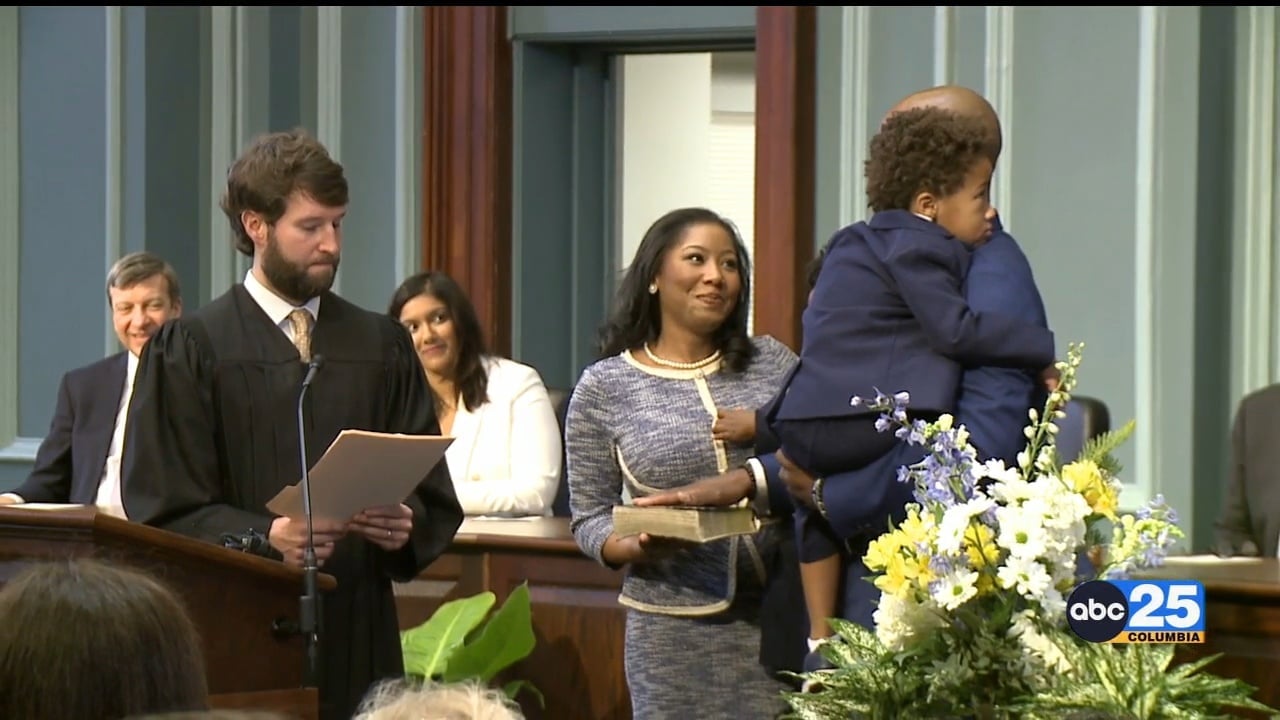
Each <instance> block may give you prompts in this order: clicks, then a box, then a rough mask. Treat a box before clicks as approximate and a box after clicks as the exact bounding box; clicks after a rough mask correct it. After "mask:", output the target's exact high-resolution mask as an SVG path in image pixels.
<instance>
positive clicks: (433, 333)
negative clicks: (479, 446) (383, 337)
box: [387, 271, 489, 411]
mask: <svg viewBox="0 0 1280 720" xmlns="http://www.w3.org/2000/svg"><path fill="white" fill-rule="evenodd" d="M387 314H388V315H390V316H391V317H392V318H393V319H394V320H397V321H399V322H400V323H401V324H402V325H404V326H405V327H406V328H408V330H409V334H410V335H411V336H412V337H413V346H414V348H415V349H416V350H417V351H418V359H419V360H420V361H421V362H422V368H423V370H425V371H426V372H427V374H428V375H429V376H431V375H434V376H436V377H440V378H443V379H445V380H448V381H449V382H452V383H453V384H454V386H455V387H457V388H458V392H459V393H460V394H461V395H462V402H463V404H465V405H466V406H467V409H468V410H472V411H474V410H475V409H476V408H478V407H480V406H481V405H483V404H485V402H487V401H488V399H489V398H488V396H487V394H486V392H485V388H486V387H487V385H488V377H487V375H486V373H485V369H484V362H483V358H484V355H485V353H486V350H485V346H484V333H482V332H481V330H480V320H479V319H478V318H477V317H476V309H475V307H474V306H473V305H472V304H471V300H470V299H469V298H468V297H467V294H466V293H465V292H463V291H462V288H461V287H459V286H458V283H456V282H454V280H453V278H451V277H449V276H448V275H446V274H444V273H442V272H434V271H428V272H422V273H418V274H417V275H414V276H413V277H410V278H409V279H407V280H405V281H404V282H403V283H401V284H400V287H398V288H396V291H395V293H394V294H393V295H392V296H391V305H390V307H388V308H387ZM447 399H448V400H450V401H452V398H447Z"/></svg>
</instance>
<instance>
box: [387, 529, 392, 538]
mask: <svg viewBox="0 0 1280 720" xmlns="http://www.w3.org/2000/svg"><path fill="white" fill-rule="evenodd" d="M387 539H388V540H389V539H391V531H390V530H387Z"/></svg>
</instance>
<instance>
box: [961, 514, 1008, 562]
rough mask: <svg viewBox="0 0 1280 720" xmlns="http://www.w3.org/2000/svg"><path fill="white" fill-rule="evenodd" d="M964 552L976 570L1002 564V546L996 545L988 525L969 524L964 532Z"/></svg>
mask: <svg viewBox="0 0 1280 720" xmlns="http://www.w3.org/2000/svg"><path fill="white" fill-rule="evenodd" d="M964 551H965V554H967V555H968V556H969V565H970V566H971V567H973V569H974V570H981V569H982V568H983V567H985V566H989V565H990V566H994V565H997V564H998V563H999V562H1000V546H998V545H996V540H995V536H994V535H993V533H992V532H991V528H989V527H987V526H986V525H980V524H976V523H970V524H969V527H968V528H966V529H965V531H964Z"/></svg>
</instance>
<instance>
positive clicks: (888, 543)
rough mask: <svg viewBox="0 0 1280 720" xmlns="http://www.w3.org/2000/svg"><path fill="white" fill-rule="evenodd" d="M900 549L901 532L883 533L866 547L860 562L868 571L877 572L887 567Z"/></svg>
mask: <svg viewBox="0 0 1280 720" xmlns="http://www.w3.org/2000/svg"><path fill="white" fill-rule="evenodd" d="M901 549H902V532H901V531H898V530H895V531H893V532H890V533H885V534H884V535H881V536H880V537H878V538H876V539H875V540H872V541H871V543H870V544H869V545H868V546H867V554H866V555H863V556H862V562H863V564H865V565H866V566H867V569H868V570H871V571H872V572H877V571H879V570H883V569H884V568H885V567H887V566H888V565H889V563H890V562H892V561H893V559H894V557H896V556H897V555H898V554H899V551H900V550H901Z"/></svg>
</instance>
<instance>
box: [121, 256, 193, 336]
mask: <svg viewBox="0 0 1280 720" xmlns="http://www.w3.org/2000/svg"><path fill="white" fill-rule="evenodd" d="M107 302H108V303H110V304H111V325H112V327H114V328H115V331H116V337H118V338H120V344H121V345H123V346H124V348H125V349H126V350H128V351H129V352H131V353H133V354H134V355H139V356H140V355H141V354H142V348H143V346H145V345H146V344H147V341H148V340H150V339H151V336H152V335H155V334H156V331H157V330H159V329H160V326H161V325H164V324H165V323H166V322H168V321H169V320H170V319H172V318H175V317H178V316H179V315H181V314H182V289H181V288H180V287H179V285H178V273H176V272H174V270H173V267H172V266H170V265H169V263H167V262H165V261H164V258H161V257H160V256H159V255H156V254H155V253H150V252H145V251H143V252H135V253H129V254H128V255H125V256H124V257H122V258H120V259H119V260H117V261H116V262H115V264H114V265H112V266H111V270H110V271H109V272H108V273H107Z"/></svg>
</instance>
